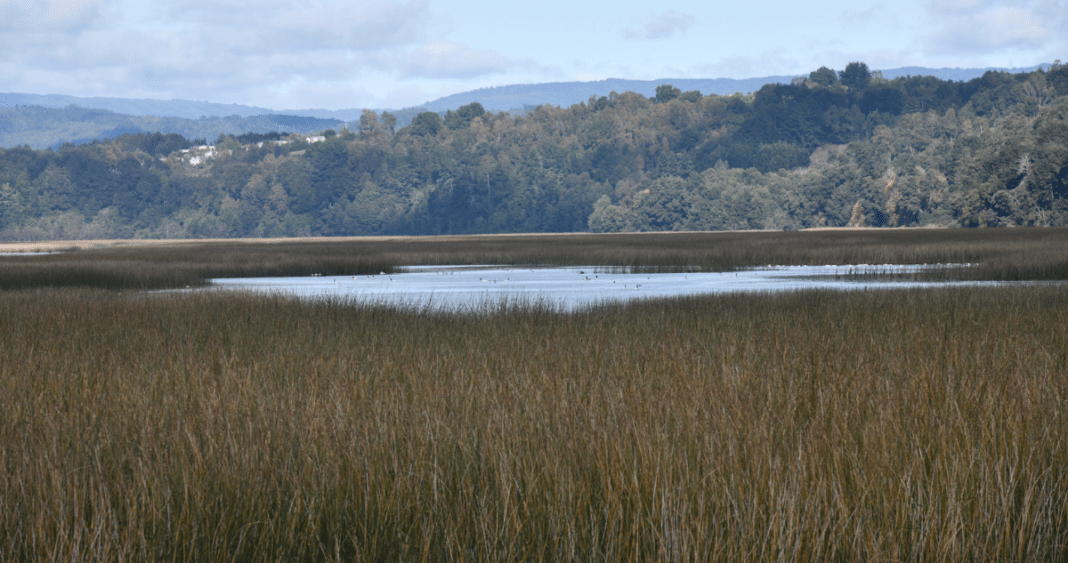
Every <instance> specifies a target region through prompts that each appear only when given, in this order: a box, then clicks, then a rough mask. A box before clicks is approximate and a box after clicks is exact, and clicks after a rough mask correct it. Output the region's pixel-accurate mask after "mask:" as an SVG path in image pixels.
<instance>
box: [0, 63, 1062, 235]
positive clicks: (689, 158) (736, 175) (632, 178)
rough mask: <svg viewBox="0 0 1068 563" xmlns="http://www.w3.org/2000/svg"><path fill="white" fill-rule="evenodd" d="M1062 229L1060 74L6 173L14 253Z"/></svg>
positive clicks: (769, 90)
mask: <svg viewBox="0 0 1068 563" xmlns="http://www.w3.org/2000/svg"><path fill="white" fill-rule="evenodd" d="M354 125H356V124H354ZM182 150H188V152H181V151H182ZM208 152H210V154H208ZM1065 224H1068V66H1064V65H1059V66H1055V67H1053V68H1051V69H1050V70H1048V71H1045V70H1036V71H1033V72H1025V73H1015V74H1013V73H1006V72H993V71H991V72H987V73H984V74H983V75H982V76H981V77H979V78H975V79H972V80H968V81H965V82H959V81H949V80H939V79H937V78H934V77H921V76H906V77H899V78H893V79H886V78H885V77H880V76H879V75H875V74H873V73H871V72H870V71H869V69H868V68H867V67H866V65H863V64H851V65H849V66H848V67H847V68H846V69H844V70H842V71H839V72H834V71H832V70H830V69H826V68H821V69H818V70H816V71H813V72H812V73H811V74H810V75H809V76H808V77H805V78H804V79H799V80H792V81H791V83H790V84H770V85H765V86H764V87H762V88H760V89H759V90H758V91H757V92H755V93H754V94H751V95H730V96H722V95H715V94H709V95H704V94H702V93H700V92H698V91H693V90H690V91H684V90H683V89H682V88H679V87H678V86H672V85H660V86H659V87H657V88H656V89H655V93H654V95H652V96H647V95H643V94H640V93H634V92H625V93H621V94H620V93H615V94H611V95H608V96H601V97H590V98H588V99H587V100H585V101H584V102H581V103H577V104H573V105H570V106H568V107H558V106H555V105H552V106H549V105H544V106H538V107H535V108H531V109H530V111H528V112H526V113H525V114H524V115H513V114H509V113H505V112H493V111H486V110H485V108H484V107H483V106H481V105H479V104H477V103H472V104H467V105H464V106H461V107H460V108H458V109H457V110H455V111H448V112H446V113H445V115H444V117H442V116H441V115H439V114H438V113H433V112H423V113H420V114H417V115H415V116H414V118H413V119H412V122H411V124H410V125H407V126H403V127H401V126H400V124H399V123H398V122H397V121H396V119H395V116H393V115H392V114H389V113H382V114H376V113H374V112H364V113H363V114H362V116H361V119H360V120H359V122H358V125H356V126H355V130H353V131H349V130H342V131H340V132H337V131H334V130H330V131H324V135H322V138H321V139H319V138H310V137H308V136H293V135H289V136H286V135H279V134H275V135H263V134H260V135H254V134H253V135H249V134H246V135H223V136H221V137H219V138H217V139H216V141H215V147H214V148H213V149H211V150H210V151H209V150H208V149H201V150H200V151H199V152H198V150H197V149H193V148H191V143H190V141H189V140H188V139H186V138H184V137H181V136H178V135H156V134H146V133H139V134H127V135H121V136H119V137H117V138H116V139H114V140H112V141H107V142H98V143H90V144H85V145H80V146H74V145H68V146H64V147H62V148H60V149H59V150H55V151H41V150H33V149H29V148H26V147H21V148H12V149H6V150H2V151H0V238H3V239H7V240H17V239H34V238H63V239H75V238H129V237H190V238H196V237H238V236H301V235H325V236H330V235H356V234H445V233H491V232H548V231H557V232H559V231H585V230H593V231H619V230H638V231H650V230H720V229H800V228H810V227H820V226H873V227H901V226H964V227H976V226H1026V225H1065Z"/></svg>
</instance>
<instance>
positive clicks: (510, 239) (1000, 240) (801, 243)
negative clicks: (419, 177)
mask: <svg viewBox="0 0 1068 563" xmlns="http://www.w3.org/2000/svg"><path fill="white" fill-rule="evenodd" d="M1065 248H1068V228H1042V229H1037V228H1036V229H978V230H964V229H952V230H951V229H908V230H848V231H806V232H746V233H738V232H720V233H692V232H686V233H632V234H600V235H592V234H561V235H487V236H468V237H400V238H351V239H340V240H331V239H316V240H297V241H288V240H281V241H273V242H265V241H261V242H243V241H215V242H197V241H189V242H187V243H186V244H146V245H143V246H140V245H130V246H112V247H108V248H100V249H89V250H79V251H72V252H65V253H58V254H49V255H43V256H0V289H16V288H29V287H60V286H92V287H101V288H113V289H124V288H126V289H160V288H177V287H185V286H197V285H203V284H205V283H207V280H208V279H210V278H219V277H261V276H301V275H312V274H322V275H359V274H364V273H377V272H380V271H386V272H392V271H394V268H395V267H397V266H403V265H417V264H421V265H474V264H498V265H504V264H525V265H541V266H557V265H577V266H602V267H606V268H622V269H627V270H635V271H648V272H656V271H680V270H690V271H730V270H734V269H738V268H746V267H753V266H765V265H768V264H777V265H824V264H975V265H976V267H972V268H964V269H962V268H950V269H942V270H936V271H932V272H928V273H926V274H923V275H924V276H926V277H929V278H934V279H987V280H1065V279H1068V256H1066V254H1065V251H1064V249H1065Z"/></svg>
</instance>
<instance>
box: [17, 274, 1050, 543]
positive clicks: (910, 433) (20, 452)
mask: <svg viewBox="0 0 1068 563" xmlns="http://www.w3.org/2000/svg"><path fill="white" fill-rule="evenodd" d="M1066 351H1068V289H1066V288H1064V287H1062V286H1029V287H1000V288H970V289H960V288H955V289H954V288H946V289H933V290H932V289H927V290H900V291H888V292H875V291H862V292H848V293H837V292H827V291H811V292H797V293H784V294H772V295H768V294H757V295H745V294H738V295H720V296H707V297H693V298H678V299H672V300H668V301H661V302H648V303H646V302H636V303H631V304H626V305H612V306H608V305H605V306H600V307H593V308H591V309H589V310H585V311H582V312H576V313H569V314H564V313H560V312H557V311H554V310H553V309H552V308H551V307H550V306H537V305H527V306H521V305H516V304H494V303H487V304H486V305H485V306H484V307H481V308H476V309H473V310H469V311H467V312H464V313H459V314H455V313H454V314H439V313H434V312H431V311H408V310H401V309H393V308H389V307H382V306H373V305H359V304H352V303H344V302H332V303H323V302H301V301H298V300H294V299H287V298H283V297H270V298H263V297H253V296H247V295H241V294H229V293H225V294H217V293H213V292H209V293H195V294H177V295H176V294H168V295H158V294H156V295H146V294H137V293H133V294H131V293H128V292H127V293H122V294H119V293H115V292H104V291H91V290H84V289H68V290H30V291H18V292H5V293H0V388H2V389H4V393H2V394H0V560H2V561H131V560H132V561H531V562H534V561H802V562H803V561H1065V560H1066V559H1068V502H1066V501H1068V409H1066V408H1065V405H1066V404H1068V376H1066V374H1068V352H1066Z"/></svg>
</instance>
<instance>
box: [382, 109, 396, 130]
mask: <svg viewBox="0 0 1068 563" xmlns="http://www.w3.org/2000/svg"><path fill="white" fill-rule="evenodd" d="M378 122H379V124H381V125H382V129H384V130H385V131H386V133H388V134H390V135H392V134H393V133H394V132H395V131H396V128H397V116H395V115H393V114H392V113H389V112H388V111H384V112H382V118H381V119H379V120H378Z"/></svg>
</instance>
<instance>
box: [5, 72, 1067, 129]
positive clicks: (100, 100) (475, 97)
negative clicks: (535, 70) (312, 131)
mask: <svg viewBox="0 0 1068 563" xmlns="http://www.w3.org/2000/svg"><path fill="white" fill-rule="evenodd" d="M1049 66H1050V65H1049V64H1041V65H1035V66H1032V67H1026V68H994V67H988V68H968V69H961V68H925V67H902V68H893V69H886V70H882V71H880V72H882V75H883V77H884V78H887V79H893V78H897V77H899V76H909V75H911V76H934V77H937V78H939V79H942V80H954V81H962V80H971V79H973V78H978V77H979V76H982V75H983V73H985V72H987V71H989V70H998V71H1005V72H1011V73H1020V72H1030V71H1033V70H1035V69H1037V68H1040V67H1041V68H1048V67H1049ZM813 70H815V69H813ZM793 78H794V77H793V76H786V75H782V76H763V77H758V78H745V79H735V78H660V79H656V80H628V79H621V78H609V79H605V80H597V81H587V82H547V83H541V84H512V85H508V86H496V87H492V88H480V89H477V90H471V91H468V92H461V93H458V94H452V95H450V96H445V97H443V98H439V99H436V100H432V101H428V102H427V103H425V104H422V105H420V106H418V107H415V108H404V110H395V109H389V110H387V111H391V112H404V113H405V114H408V113H411V111H410V110H414V109H422V110H424V111H435V112H445V111H447V110H454V109H456V108H459V107H460V106H463V105H466V104H469V103H472V102H478V103H480V104H482V107H484V108H485V109H486V110H488V111H512V110H517V111H521V110H522V109H523V108H524V107H528V106H538V105H543V104H552V105H555V106H561V107H567V106H570V105H572V104H577V103H579V102H584V101H586V100H588V99H589V97H590V96H607V95H608V94H610V93H611V92H619V93H622V92H636V93H638V94H642V95H643V96H652V95H653V94H654V93H655V91H656V87H657V86H659V85H661V84H672V85H674V86H675V87H677V88H679V89H681V90H683V91H687V90H699V91H700V92H701V93H702V94H718V95H721V96H727V95H730V94H734V93H736V92H741V93H743V94H744V93H749V92H755V91H757V90H759V89H760V88H761V87H762V86H764V85H765V84H773V83H789V82H790V81H791V80H792V79H793ZM69 105H76V106H78V107H82V108H90V109H103V110H108V111H112V112H115V113H119V114H124V115H137V116H141V115H146V116H147V115H150V116H156V117H182V118H185V119H199V118H201V117H231V116H235V115H236V116H240V117H252V116H259V115H269V114H281V115H293V116H301V117H314V118H318V119H337V120H341V121H354V120H357V119H359V118H360V114H361V113H362V112H363V108H350V109H339V110H328V109H284V110H276V109H270V108H264V107H256V106H247V105H242V104H220V103H213V102H207V101H202V102H198V101H192V100H151V99H128V98H107V97H93V98H80V97H76V96H66V95H61V94H20V93H0V108H4V107H17V106H40V107H45V108H64V107H67V106H69ZM405 110H409V111H405ZM405 121H406V120H404V119H403V118H401V119H400V120H399V122H400V123H404V122H405Z"/></svg>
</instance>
